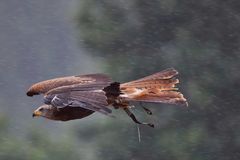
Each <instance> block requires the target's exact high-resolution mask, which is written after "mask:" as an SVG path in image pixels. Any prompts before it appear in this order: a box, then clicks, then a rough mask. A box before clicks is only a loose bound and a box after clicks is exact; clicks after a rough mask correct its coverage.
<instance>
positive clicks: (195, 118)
mask: <svg viewBox="0 0 240 160" xmlns="http://www.w3.org/2000/svg"><path fill="white" fill-rule="evenodd" d="M239 4H240V3H239V1H237V0H232V1H224V0H212V1H189V0H184V1H177V0H170V1H169V0H159V1H146V0H138V1H135V0H131V1H127V0H123V1H117V0H113V1H107V0H102V1H97V0H91V1H82V2H81V5H80V9H79V14H78V18H77V23H78V27H79V32H80V38H81V39H82V40H83V41H84V42H85V44H86V45H87V46H89V48H91V49H92V50H95V52H94V53H95V54H94V56H99V57H104V58H105V59H106V61H107V64H106V65H105V69H106V70H107V71H108V72H110V73H112V75H113V76H114V77H115V79H116V80H121V81H126V80H130V79H134V78H137V77H141V76H144V75H148V74H150V73H153V72H157V71H160V70H162V69H165V68H167V67H175V68H176V69H178V70H179V72H180V81H181V84H180V89H181V90H182V91H183V93H184V94H185V95H186V97H187V99H188V100H189V106H190V107H189V108H188V109H184V108H181V109H180V108H175V107H172V106H171V107H172V108H171V109H170V110H166V111H165V109H160V108H159V107H158V108H157V109H156V110H155V112H154V113H155V114H156V118H157V119H160V117H161V116H163V115H164V114H170V113H172V112H174V114H173V115H172V118H175V119H176V121H173V120H170V119H168V120H166V121H167V122H166V124H165V125H164V126H162V125H160V129H155V130H154V131H146V130H148V129H147V128H146V129H144V132H147V133H148V134H146V135H145V136H146V137H150V139H148V140H146V139H145V141H144V142H142V143H141V144H137V143H134V142H132V141H131V142H129V143H126V142H125V141H126V140H128V139H127V138H128V137H131V136H129V135H131V134H129V133H128V132H127V133H121V134H124V136H123V135H121V136H120V137H119V138H115V137H114V136H109V137H106V138H108V139H109V141H111V142H113V143H110V144H109V143H107V144H106V143H103V142H102V141H97V142H96V143H98V144H99V146H101V147H100V148H104V150H105V151H101V152H103V153H106V152H108V153H107V155H108V156H106V155H105V154H103V155H101V157H100V159H166V160H168V159H169V160H172V159H182V160H188V159H189V160H190V159H199V160H200V159H201V160H202V159H208V160H209V159H219V160H224V159H238V158H239V157H240V155H239V152H238V151H237V150H238V148H239V145H240V144H239V141H238V139H239V134H238V132H239V125H238V124H237V123H238V121H239V118H238V117H239V115H238V113H239V111H240V108H239V107H238V102H239V94H238V89H237V88H239V87H240V85H239V84H240V83H239V74H238V68H239V67H240V61H239V43H240V36H239V35H240V33H239V31H240V30H239V28H240V20H239V18H238V17H239V16H240V12H239V9H238V7H237V6H239ZM155 107H156V106H153V107H152V108H155ZM163 107H166V106H163ZM162 111H165V112H164V113H162V114H161V112H162ZM156 112H157V113H156ZM162 120H163V119H162ZM111 125H112V124H109V126H111ZM109 126H108V127H104V128H105V129H103V130H104V131H105V130H109ZM99 134H101V133H99ZM115 134H119V132H115ZM96 136H98V135H96ZM118 144H121V145H118ZM143 144H144V145H143ZM133 146H134V147H133ZM136 146H137V147H136ZM109 148H111V149H110V150H111V151H109V150H108V149H109ZM109 152H110V153H109ZM119 152H121V154H119ZM134 153H137V154H134ZM106 157H107V158H106Z"/></svg>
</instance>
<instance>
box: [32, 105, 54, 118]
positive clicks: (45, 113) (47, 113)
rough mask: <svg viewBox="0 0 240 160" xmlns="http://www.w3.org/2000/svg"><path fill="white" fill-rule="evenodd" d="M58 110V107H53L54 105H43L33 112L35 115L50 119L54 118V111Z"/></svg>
mask: <svg viewBox="0 0 240 160" xmlns="http://www.w3.org/2000/svg"><path fill="white" fill-rule="evenodd" d="M55 110H56V107H53V106H52V105H42V106H40V107H38V109H36V110H35V111H34V112H33V115H32V116H33V117H45V118H48V119H52V118H53V117H54V115H53V114H54V111H55Z"/></svg>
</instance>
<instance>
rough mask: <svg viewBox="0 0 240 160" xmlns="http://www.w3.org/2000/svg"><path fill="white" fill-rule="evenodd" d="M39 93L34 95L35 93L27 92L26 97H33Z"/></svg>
mask: <svg viewBox="0 0 240 160" xmlns="http://www.w3.org/2000/svg"><path fill="white" fill-rule="evenodd" d="M38 94H39V93H36V92H32V91H27V93H26V95H27V96H29V97H32V96H34V95H38Z"/></svg>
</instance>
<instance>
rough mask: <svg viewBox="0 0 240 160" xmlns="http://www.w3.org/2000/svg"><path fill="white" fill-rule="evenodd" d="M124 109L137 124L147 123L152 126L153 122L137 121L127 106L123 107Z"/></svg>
mask: <svg viewBox="0 0 240 160" xmlns="http://www.w3.org/2000/svg"><path fill="white" fill-rule="evenodd" d="M124 111H125V112H126V113H127V115H128V116H129V117H130V118H131V119H132V120H133V121H134V122H135V123H137V124H143V125H148V126H150V127H153V128H154V124H152V123H145V122H139V121H138V120H137V118H136V117H135V115H134V114H133V113H132V112H131V111H130V110H129V109H128V108H124Z"/></svg>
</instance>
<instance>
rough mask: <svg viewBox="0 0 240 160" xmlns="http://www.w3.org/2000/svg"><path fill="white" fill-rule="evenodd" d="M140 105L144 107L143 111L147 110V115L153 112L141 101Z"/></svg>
mask: <svg viewBox="0 0 240 160" xmlns="http://www.w3.org/2000/svg"><path fill="white" fill-rule="evenodd" d="M140 106H141V107H142V108H143V109H144V111H146V112H147V114H149V115H152V114H153V113H152V111H151V110H150V109H148V108H146V107H144V106H143V104H142V102H140Z"/></svg>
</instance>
